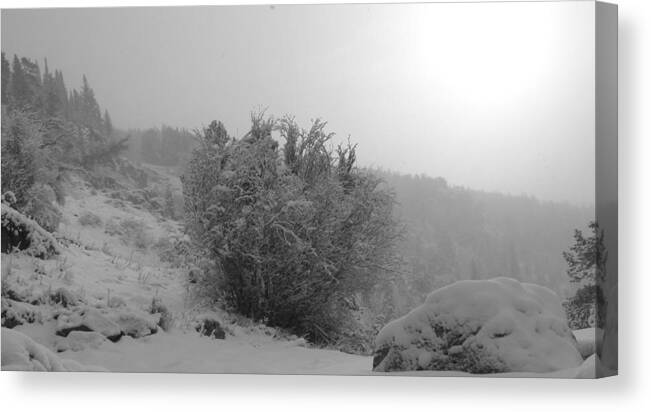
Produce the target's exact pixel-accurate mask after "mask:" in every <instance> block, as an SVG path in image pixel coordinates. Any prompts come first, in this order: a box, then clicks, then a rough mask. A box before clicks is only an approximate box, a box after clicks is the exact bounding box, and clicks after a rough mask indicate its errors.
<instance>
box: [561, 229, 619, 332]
mask: <svg viewBox="0 0 651 412" xmlns="http://www.w3.org/2000/svg"><path fill="white" fill-rule="evenodd" d="M589 228H590V231H591V232H592V234H591V235H590V236H588V237H585V236H584V235H583V233H582V232H581V231H580V230H575V231H574V244H573V245H572V246H571V247H570V250H569V251H568V252H563V257H564V258H565V261H566V262H567V265H568V270H567V275H568V276H569V277H570V281H571V282H572V283H575V284H577V285H578V289H577V291H576V294H575V295H574V296H573V297H571V298H570V299H569V300H568V301H567V302H566V304H565V308H566V310H567V312H568V318H569V321H570V326H572V327H574V328H587V327H594V326H597V327H602V326H603V322H604V320H605V318H604V316H605V303H606V302H605V300H604V294H603V289H602V284H603V281H604V280H605V277H606V261H607V260H608V252H607V251H606V247H605V246H604V231H603V230H602V229H600V228H599V225H598V223H597V222H590V224H589Z"/></svg>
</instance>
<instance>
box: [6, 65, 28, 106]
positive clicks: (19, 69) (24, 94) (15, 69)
mask: <svg viewBox="0 0 651 412" xmlns="http://www.w3.org/2000/svg"><path fill="white" fill-rule="evenodd" d="M11 71H12V76H11V87H10V90H11V96H12V97H13V103H14V104H15V105H16V106H17V107H24V106H28V105H29V104H30V93H29V85H28V83H27V79H26V78H25V72H24V71H23V65H22V64H21V62H20V60H19V59H18V56H16V55H14V60H13V63H12V70H11Z"/></svg>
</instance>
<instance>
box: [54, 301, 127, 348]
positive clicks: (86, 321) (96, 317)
mask: <svg viewBox="0 0 651 412" xmlns="http://www.w3.org/2000/svg"><path fill="white" fill-rule="evenodd" d="M72 331H82V332H91V331H92V332H99V333H101V334H102V335H104V336H106V337H107V338H108V339H109V340H111V341H113V342H116V341H118V340H119V339H120V337H121V336H122V329H121V328H120V325H118V324H117V323H115V322H114V321H112V320H111V319H110V318H109V317H108V316H107V315H105V314H104V313H102V312H100V311H99V310H98V309H95V308H91V307H86V308H84V309H82V310H79V311H77V312H71V313H62V314H60V315H59V317H58V319H57V328H56V334H57V335H59V336H68V334H69V333H70V332H72Z"/></svg>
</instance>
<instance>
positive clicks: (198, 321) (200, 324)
mask: <svg viewBox="0 0 651 412" xmlns="http://www.w3.org/2000/svg"><path fill="white" fill-rule="evenodd" d="M194 329H195V330H196V331H197V332H199V333H200V334H202V335H204V336H208V337H211V338H215V339H225V338H226V332H225V331H224V329H223V328H222V326H221V323H220V321H219V319H217V317H215V316H213V315H211V314H203V315H199V316H197V317H196V318H195V320H194Z"/></svg>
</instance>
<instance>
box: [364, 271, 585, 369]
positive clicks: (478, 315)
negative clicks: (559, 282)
mask: <svg viewBox="0 0 651 412" xmlns="http://www.w3.org/2000/svg"><path fill="white" fill-rule="evenodd" d="M375 348H376V350H375V356H374V360H373V369H374V371H382V372H390V371H410V370H459V371H466V372H471V373H493V372H550V371H555V370H560V369H565V368H572V367H577V366H579V365H581V363H582V361H583V359H582V357H581V354H580V353H579V351H578V349H577V342H576V339H575V338H574V335H573V334H572V331H571V330H570V329H569V327H568V325H567V320H566V318H565V314H564V311H563V308H562V305H561V301H560V299H559V297H558V296H557V295H556V294H555V293H554V292H552V291H551V290H549V289H547V288H544V287H542V286H538V285H533V284H527V283H520V282H518V281H517V280H514V279H509V278H496V279H492V280H475V281H460V282H456V283H454V284H452V285H449V286H446V287H444V288H441V289H438V290H436V291H434V292H432V293H431V294H430V295H429V296H428V297H427V299H426V301H425V303H424V304H423V305H421V306H419V307H417V308H416V309H414V310H412V311H411V312H410V313H409V314H407V315H406V316H404V317H402V318H400V319H397V320H394V321H393V322H391V323H389V324H388V325H386V326H385V327H384V328H383V329H382V330H381V331H380V333H379V334H378V336H377V338H376V340H375Z"/></svg>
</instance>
